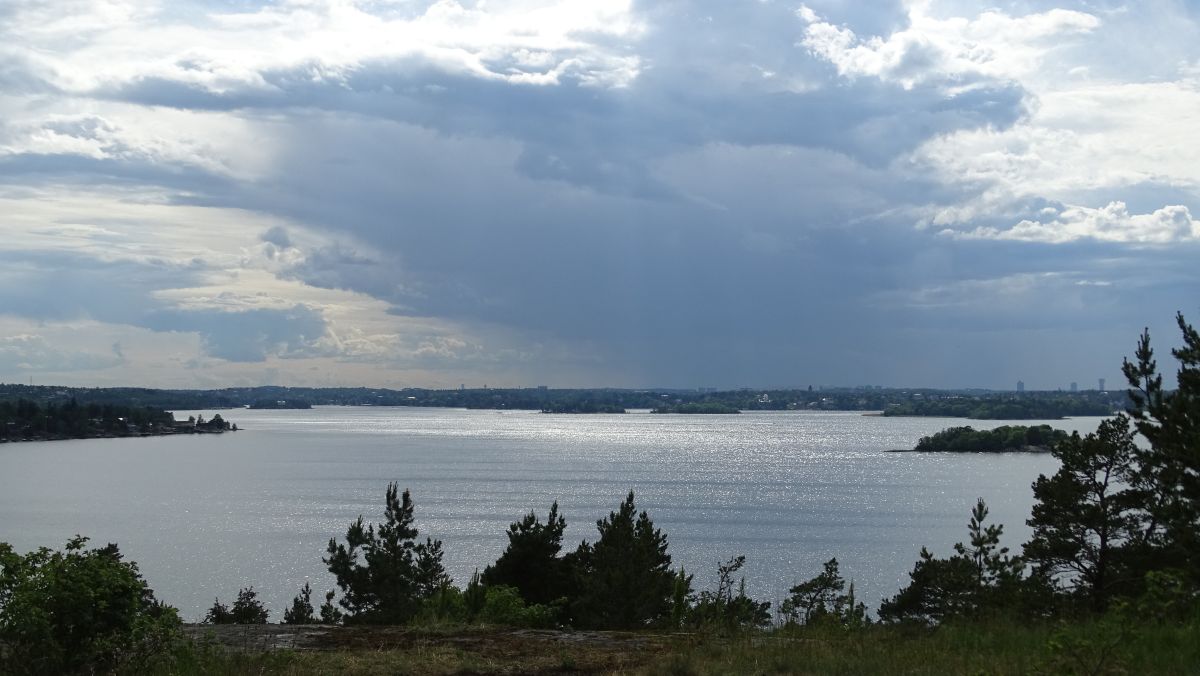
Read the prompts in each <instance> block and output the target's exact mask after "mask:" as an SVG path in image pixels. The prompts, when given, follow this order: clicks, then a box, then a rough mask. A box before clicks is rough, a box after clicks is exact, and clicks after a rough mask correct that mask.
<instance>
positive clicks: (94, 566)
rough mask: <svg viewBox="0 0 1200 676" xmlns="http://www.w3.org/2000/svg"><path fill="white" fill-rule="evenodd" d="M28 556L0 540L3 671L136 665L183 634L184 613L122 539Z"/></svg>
mask: <svg viewBox="0 0 1200 676" xmlns="http://www.w3.org/2000/svg"><path fill="white" fill-rule="evenodd" d="M86 545H87V538H85V537H79V536H76V537H75V538H73V539H71V540H70V541H68V542H67V545H66V547H65V548H64V550H63V551H61V552H58V551H51V550H50V549H47V548H45V547H43V548H41V549H39V550H37V551H34V552H30V553H28V554H26V555H24V556H21V555H19V554H16V553H15V552H14V551H13V549H12V547H11V546H10V545H8V544H7V543H0V673H5V674H61V673H79V672H85V671H86V672H90V673H95V672H108V671H112V670H116V669H119V668H124V669H129V670H133V671H136V670H137V665H139V664H141V663H142V662H143V661H144V660H148V659H150V658H152V657H153V656H155V655H157V654H160V653H161V652H163V651H164V650H165V649H167V648H169V646H171V645H172V644H173V643H174V642H175V641H176V640H178V639H180V638H181V636H180V633H179V626H180V622H179V616H178V614H177V612H176V611H175V609H174V608H171V607H169V606H166V605H163V604H161V603H159V602H158V601H157V600H155V598H154V592H152V591H151V590H150V588H149V586H147V584H146V582H145V580H143V579H142V576H141V574H140V573H139V572H138V568H137V564H135V563H133V562H127V561H124V560H122V557H121V553H120V551H118V549H117V546H116V545H115V544H110V545H107V546H105V547H100V548H97V549H90V550H89V549H85V546H86Z"/></svg>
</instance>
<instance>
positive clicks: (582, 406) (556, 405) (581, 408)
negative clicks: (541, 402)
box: [542, 401, 625, 413]
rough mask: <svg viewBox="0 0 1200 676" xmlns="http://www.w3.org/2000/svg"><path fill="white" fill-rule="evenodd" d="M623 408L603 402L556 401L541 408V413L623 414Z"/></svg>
mask: <svg viewBox="0 0 1200 676" xmlns="http://www.w3.org/2000/svg"><path fill="white" fill-rule="evenodd" d="M624 412H625V407H624V406H621V405H620V404H614V403H611V402H604V401H557V402H553V403H548V404H546V405H545V406H543V407H542V413H624Z"/></svg>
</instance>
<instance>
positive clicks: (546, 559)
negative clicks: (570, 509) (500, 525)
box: [482, 502, 571, 604]
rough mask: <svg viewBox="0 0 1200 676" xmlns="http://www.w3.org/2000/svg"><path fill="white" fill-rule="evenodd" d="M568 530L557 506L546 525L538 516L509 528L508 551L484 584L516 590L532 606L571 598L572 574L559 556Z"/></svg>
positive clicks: (485, 576) (485, 574)
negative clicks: (532, 604) (564, 535)
mask: <svg viewBox="0 0 1200 676" xmlns="http://www.w3.org/2000/svg"><path fill="white" fill-rule="evenodd" d="M566 527H567V522H566V519H564V518H563V517H562V516H561V515H559V513H558V503H557V502H555V503H554V504H552V505H551V506H550V513H549V514H548V515H547V517H546V522H545V523H542V522H541V521H539V520H538V517H537V514H535V513H534V512H530V513H529V514H527V515H525V517H524V518H523V519H521V520H520V521H518V522H516V523H513V524H512V525H510V526H509V527H508V533H507V535H508V548H507V549H505V550H504V553H503V554H501V555H500V558H499V559H497V560H496V562H495V563H494V564H492V565H490V566H488V567H487V568H486V569H485V570H484V571H483V576H482V583H483V584H485V585H488V586H509V587H513V588H515V589H516V590H517V592H518V593H519V594H520V595H521V598H523V599H525V601H526V602H528V603H539V604H550V603H553V602H554V601H556V600H558V599H560V598H563V597H565V596H567V595H568V594H569V593H570V589H569V585H570V575H571V571H570V568H569V566H568V562H566V561H564V560H563V559H562V558H561V557H559V555H558V554H559V552H560V551H561V550H562V537H563V531H564V530H565V529H566Z"/></svg>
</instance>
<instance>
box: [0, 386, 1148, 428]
mask: <svg viewBox="0 0 1200 676" xmlns="http://www.w3.org/2000/svg"><path fill="white" fill-rule="evenodd" d="M18 399H25V400H27V401H30V402H34V403H37V404H38V405H40V406H46V405H49V404H54V405H55V406H63V405H65V404H67V403H68V402H70V401H72V400H73V401H76V402H77V403H78V405H81V406H88V405H91V404H98V405H101V406H104V405H108V406H125V407H132V408H141V407H150V408H154V409H160V410H185V411H191V410H205V409H212V410H219V409H246V408H250V409H309V408H312V407H313V406H421V407H434V408H467V409H495V410H528V411H542V412H544V413H624V412H626V411H629V410H631V409H638V410H651V411H655V412H659V413H685V414H686V413H699V414H709V413H712V414H728V413H734V412H737V411H747V412H753V411H864V412H873V413H876V414H878V415H883V416H889V417H891V416H926V417H957V418H973V419H983V420H1055V419H1061V418H1064V417H1071V416H1108V415H1112V414H1114V413H1116V412H1118V411H1121V410H1124V409H1126V408H1127V407H1128V406H1129V403H1130V402H1129V397H1128V395H1127V394H1126V393H1125V392H1124V391H1118V392H1107V391H1105V392H1101V391H1097V390H1088V391H1082V392H1060V391H1053V392H1047V391H1036V392H1000V391H990V390H933V389H898V388H880V387H846V388H812V387H809V388H797V389H765V390H750V389H739V390H723V391H717V390H713V389H711V388H701V389H692V390H683V389H636V390H635V389H611V388H599V389H554V388H547V387H527V388H501V389H496V388H487V387H483V388H474V389H468V388H466V387H461V388H459V389H453V390H430V389H422V388H404V389H395V390H393V389H379V388H364V387H340V388H309V387H275V386H264V387H246V388H226V389H221V390H155V389H144V388H133V387H113V388H84V387H61V386H46V385H38V386H33V385H18V384H0V401H16V400H18Z"/></svg>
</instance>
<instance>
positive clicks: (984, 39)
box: [797, 3, 1101, 89]
mask: <svg viewBox="0 0 1200 676" xmlns="http://www.w3.org/2000/svg"><path fill="white" fill-rule="evenodd" d="M925 4H926V3H915V4H914V5H913V8H912V10H911V11H910V13H909V25H908V26H907V27H906V28H904V29H903V30H899V31H896V32H894V33H892V34H891V35H889V36H887V37H886V38H884V37H879V36H874V37H870V38H868V39H865V40H864V39H862V38H860V37H859V36H858V35H856V34H855V33H854V31H853V30H851V29H850V28H848V27H845V26H837V25H834V24H832V23H829V22H826V21H822V20H821V19H820V17H819V16H818V15H817V14H816V12H814V11H813V10H812V9H810V8H809V7H807V6H805V5H801V8H800V9H799V10H798V11H797V16H798V17H799V18H800V19H801V20H802V21H804V22H805V23H807V24H808V26H807V28H806V29H805V31H804V37H803V39H802V40H801V41H800V44H801V45H803V46H804V47H805V48H807V49H808V50H809V51H810V52H811V53H812V54H814V55H816V56H818V57H820V58H822V59H824V60H826V61H828V62H829V63H831V64H832V65H833V66H834V67H836V68H837V72H838V74H839V75H842V76H844V77H851V78H853V77H875V78H879V79H881V80H884V81H887V82H896V83H899V84H900V85H901V86H903V87H904V88H906V89H911V88H913V87H914V86H917V85H920V84H924V83H935V84H939V85H943V86H949V87H952V88H958V87H964V86H967V87H969V86H974V85H976V84H977V83H979V82H980V81H981V80H1019V79H1021V78H1022V77H1023V76H1026V75H1028V74H1029V73H1030V72H1032V71H1033V70H1034V69H1036V68H1038V67H1039V66H1040V64H1041V63H1042V60H1043V59H1045V58H1046V57H1047V55H1048V53H1049V52H1050V51H1051V50H1052V49H1053V48H1054V47H1056V46H1057V45H1058V44H1059V43H1060V42H1061V41H1062V40H1063V39H1064V38H1065V37H1068V36H1072V35H1077V34H1082V33H1088V32H1091V31H1093V30H1095V29H1096V28H1097V27H1099V26H1100V23H1101V22H1100V19H1099V18H1098V17H1096V16H1094V15H1092V14H1087V13H1084V12H1077V11H1071V10H1064V9H1053V10H1051V11H1049V12H1043V13H1037V14H1027V15H1024V16H1011V15H1009V14H1005V13H1003V12H1000V11H994V10H992V11H986V12H983V13H982V14H980V15H979V16H978V17H976V18H974V19H970V20H968V19H964V18H960V17H953V18H948V19H939V18H936V17H934V16H932V15H930V14H929V13H927V11H926V9H925V7H924V5H925Z"/></svg>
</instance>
